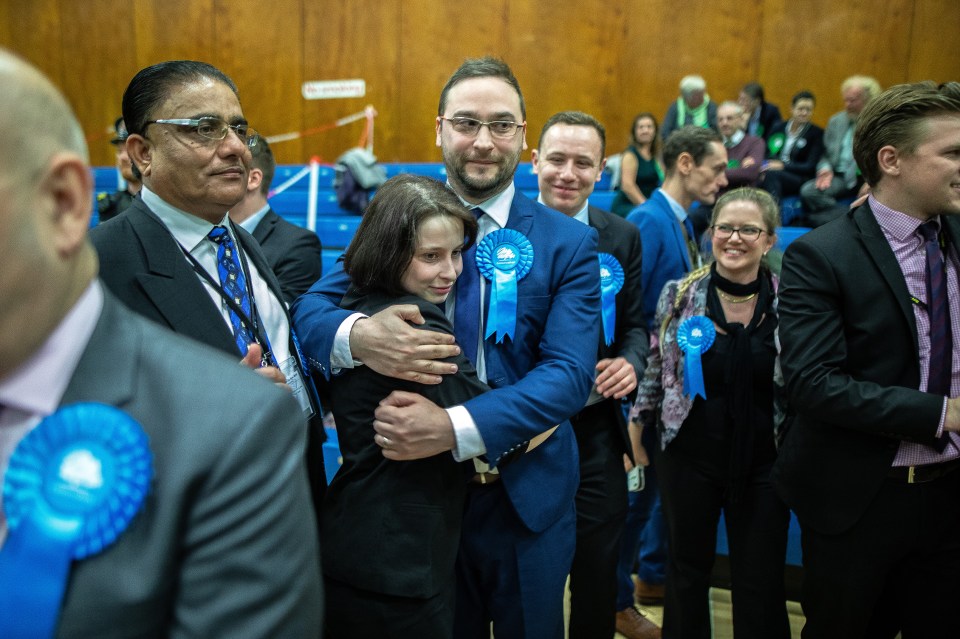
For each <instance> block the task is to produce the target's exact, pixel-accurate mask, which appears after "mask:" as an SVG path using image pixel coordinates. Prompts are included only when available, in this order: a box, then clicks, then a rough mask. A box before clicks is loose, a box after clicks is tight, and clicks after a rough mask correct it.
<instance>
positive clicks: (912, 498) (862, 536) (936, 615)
mask: <svg viewBox="0 0 960 639" xmlns="http://www.w3.org/2000/svg"><path fill="white" fill-rule="evenodd" d="M800 528H801V532H802V536H801V540H802V541H801V543H802V546H803V573H804V580H803V612H804V614H805V615H806V618H807V621H806V625H805V626H804V628H803V635H802V636H803V637H804V638H805V639H832V638H836V639H841V638H842V639H860V638H863V639H866V638H869V639H892V638H893V637H894V636H896V634H897V632H898V631H901V632H902V637H903V639H939V638H943V639H946V638H947V637H950V638H954V639H955V638H956V637H960V615H958V614H957V604H958V602H960V470H955V471H953V472H952V473H950V474H948V475H946V476H944V477H942V478H940V479H937V480H934V481H932V482H930V483H925V484H907V483H905V482H904V481H900V480H895V479H887V480H885V482H884V484H883V487H882V488H881V489H880V492H879V494H878V495H877V497H876V498H875V499H874V500H873V502H872V503H871V504H870V506H869V507H868V508H867V511H866V512H865V513H864V514H863V517H861V518H860V520H859V521H857V523H856V524H855V525H854V526H853V528H851V529H849V530H846V531H844V532H843V533H841V534H839V535H824V534H822V533H818V532H817V531H815V530H812V529H810V528H809V527H805V526H804V525H803V522H802V521H801V522H800Z"/></svg>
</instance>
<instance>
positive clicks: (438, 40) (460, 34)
mask: <svg viewBox="0 0 960 639" xmlns="http://www.w3.org/2000/svg"><path fill="white" fill-rule="evenodd" d="M515 4H516V3H510V2H508V1H507V0H490V1H487V2H472V3H469V4H464V3H453V2H449V3H448V2H444V3H438V2H430V1H429V0H415V1H412V2H409V1H408V2H404V3H403V5H402V11H401V16H400V23H399V24H400V58H401V64H400V65H399V68H398V76H399V81H398V91H399V95H400V98H401V102H400V106H399V108H400V109H401V111H402V112H401V114H400V117H401V120H400V123H401V126H402V132H401V133H402V136H401V138H400V140H399V143H398V144H397V145H396V146H395V147H392V148H391V155H390V157H392V158H394V159H396V160H405V161H421V162H439V161H440V160H441V155H440V149H438V148H437V147H436V132H435V126H434V125H435V122H436V117H437V105H438V103H439V100H440V91H441V89H443V85H444V84H446V82H447V79H448V78H449V77H450V75H451V74H453V72H454V71H455V70H456V69H457V67H459V66H460V64H461V63H462V62H463V61H464V60H465V59H467V58H476V57H479V56H484V55H494V56H497V57H501V58H503V59H504V60H506V61H507V63H508V64H510V65H511V69H512V70H513V72H514V75H516V76H517V77H518V79H519V81H520V88H521V89H522V90H523V89H524V80H525V79H526V78H527V74H526V73H524V72H523V69H522V68H519V67H518V66H517V65H518V64H520V61H519V60H518V56H517V55H514V54H513V53H514V52H513V51H512V50H511V48H510V43H509V41H508V38H507V30H508V24H511V20H512V14H511V11H510V10H511V9H514V8H515ZM524 98H526V96H524Z"/></svg>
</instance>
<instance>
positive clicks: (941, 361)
mask: <svg viewBox="0 0 960 639" xmlns="http://www.w3.org/2000/svg"><path fill="white" fill-rule="evenodd" d="M919 233H920V235H921V236H922V237H923V240H924V247H925V248H926V253H927V268H926V271H927V273H926V274H927V316H928V317H929V319H930V373H929V376H928V377H927V392H928V393H933V394H935V395H942V396H944V397H948V396H949V395H950V380H951V377H952V373H953V336H952V335H951V332H950V306H949V304H948V301H947V269H946V264H945V262H944V257H943V252H942V251H941V250H940V243H939V242H938V236H937V223H936V222H934V221H930V222H925V223H924V224H921V225H920V228H919ZM947 438H948V436H947V434H946V433H944V435H943V436H942V437H941V438H940V439H939V440H937V444H936V446H934V447H935V448H936V449H937V452H942V451H943V449H944V448H945V447H946V445H947Z"/></svg>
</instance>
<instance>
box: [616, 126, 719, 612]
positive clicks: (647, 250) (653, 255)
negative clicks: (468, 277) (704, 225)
mask: <svg viewBox="0 0 960 639" xmlns="http://www.w3.org/2000/svg"><path fill="white" fill-rule="evenodd" d="M663 164H664V169H665V173H666V175H665V177H664V180H663V185H662V186H661V187H660V188H659V189H657V190H656V191H654V192H653V195H652V196H651V197H650V198H649V199H648V200H647V201H646V202H644V203H643V204H642V205H640V206H638V207H637V208H635V209H634V210H633V211H632V212H631V213H630V215H629V216H627V220H628V221H630V222H633V223H634V224H636V225H637V226H638V227H639V228H640V237H642V238H643V268H642V277H641V287H642V290H643V318H644V321H645V323H646V325H647V328H648V329H649V330H651V331H654V330H657V327H655V326H654V325H653V315H654V311H655V309H656V308H657V299H658V298H659V297H660V292H661V291H662V290H663V285H664V284H666V283H667V282H668V281H670V280H677V279H680V278H682V277H683V276H684V275H686V274H687V273H688V272H690V271H691V270H693V269H694V268H696V267H697V266H698V265H699V254H698V251H697V245H696V237H695V233H694V231H693V224H692V222H691V220H690V218H689V217H688V215H687V211H688V210H689V209H690V207H691V206H692V205H693V203H694V202H698V203H700V204H705V205H712V204H713V203H714V201H715V200H716V197H717V193H718V192H719V191H720V189H722V188H723V187H724V186H726V185H727V178H726V168H727V151H726V149H725V148H724V146H723V138H721V137H720V134H719V133H717V132H716V131H714V130H713V129H703V128H700V127H694V126H686V127H683V128H681V129H677V130H676V131H674V132H673V133H671V134H670V137H668V138H667V142H666V144H665V145H664V148H663ZM641 443H642V448H641V451H640V460H638V461H639V462H641V463H648V465H647V466H646V468H645V474H646V488H645V489H644V490H643V491H641V492H639V493H631V494H630V500H629V507H628V511H627V522H626V526H625V527H624V529H623V540H622V543H621V548H620V561H619V565H618V567H617V581H618V596H617V610H619V611H620V612H621V613H623V614H624V615H630V616H631V617H632V616H634V615H633V613H632V609H633V601H634V591H633V582H632V581H631V578H630V575H631V572H632V571H633V565H634V562H635V561H636V560H637V554H638V552H639V554H640V570H639V572H638V577H639V582H638V584H637V590H636V598H637V601H638V602H639V603H641V604H644V605H654V604H661V603H662V602H663V591H664V590H663V589H664V585H663V584H664V579H665V578H666V559H667V557H666V532H665V530H664V525H663V519H662V515H661V510H660V496H659V493H658V489H657V475H656V459H654V458H649V459H648V457H647V451H651V452H652V451H656V450H659V446H658V445H657V434H656V432H654V431H653V430H651V429H647V430H645V431H643V432H642V434H641ZM641 542H642V548H641Z"/></svg>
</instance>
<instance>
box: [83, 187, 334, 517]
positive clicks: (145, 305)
mask: <svg viewBox="0 0 960 639" xmlns="http://www.w3.org/2000/svg"><path fill="white" fill-rule="evenodd" d="M233 231H234V233H235V235H236V238H237V241H238V242H239V243H240V246H241V248H242V250H243V252H244V253H245V254H246V256H247V258H248V259H249V260H250V262H251V263H253V265H254V266H256V267H257V270H258V271H259V272H260V274H261V275H262V276H263V278H264V280H266V282H267V285H268V286H269V287H270V290H271V291H272V292H273V294H274V295H275V296H276V297H277V299H279V300H280V301H281V303H282V301H283V297H282V296H281V292H280V283H279V282H278V281H277V278H276V277H275V276H274V274H273V271H271V270H270V266H269V265H268V264H267V261H266V258H264V256H263V253H262V252H261V250H260V245H259V244H257V242H256V240H254V239H253V236H251V235H250V234H249V233H247V232H246V231H244V230H243V229H241V228H238V227H237V226H236V225H233ZM90 240H91V241H92V242H93V245H94V247H95V248H96V249H97V253H98V254H99V256H100V279H101V281H103V283H104V284H105V285H106V287H107V288H108V289H110V291H111V292H112V293H113V294H114V295H116V296H117V297H118V298H120V301H121V302H123V303H124V304H126V305H127V307H129V308H130V309H132V310H134V311H136V312H137V313H139V314H140V315H143V316H144V317H146V318H147V319H150V320H153V321H154V322H156V323H158V324H160V325H161V326H165V327H167V328H169V329H171V330H173V331H174V332H176V333H179V334H181V335H186V336H187V337H190V338H192V339H195V340H197V341H198V342H202V343H204V344H206V345H208V346H212V347H214V348H216V349H219V350H221V351H223V352H224V353H227V354H229V355H230V356H232V357H235V358H236V359H237V361H238V362H239V360H240V351H239V350H238V349H237V343H236V341H235V340H234V337H233V331H232V329H231V328H230V327H229V326H228V325H227V323H226V322H225V321H224V319H223V314H222V313H221V312H220V308H219V306H218V305H217V304H215V303H214V302H213V300H212V299H211V298H210V295H209V293H207V290H206V288H204V285H203V284H202V283H201V281H200V278H199V277H198V276H197V274H196V272H195V271H194V270H193V268H192V266H191V265H190V262H188V261H187V260H186V259H185V258H184V256H183V252H182V251H181V250H180V247H179V246H177V243H176V241H175V240H174V239H173V236H172V235H171V234H170V232H169V231H168V230H167V228H166V227H165V226H164V225H163V222H161V221H160V218H158V217H157V216H156V215H155V214H154V213H153V212H152V211H151V210H150V207H148V206H147V205H146V204H144V202H143V199H142V198H140V197H139V196H137V198H136V199H135V200H134V201H133V204H131V205H130V207H129V208H128V209H127V210H126V213H125V214H124V215H120V216H117V217H115V218H113V219H112V220H110V221H108V222H105V223H104V224H99V225H97V226H96V227H95V228H93V229H91V231H90ZM281 305H282V306H283V307H284V313H286V314H287V321H288V322H289V324H290V327H291V330H292V327H293V322H292V321H290V315H289V312H288V311H287V308H286V304H281ZM291 335H292V333H291ZM290 352H291V353H296V352H297V350H296V347H295V346H294V345H293V342H292V339H291V344H290ZM303 377H304V380H303V381H304V383H305V384H307V385H309V387H310V390H311V392H312V394H313V397H314V398H316V391H315V389H314V388H313V382H312V380H311V379H310V376H309V375H308V374H304V376H303ZM315 404H317V405H316V406H315V411H314V412H315V416H314V419H313V420H311V424H310V429H309V434H310V441H309V443H308V448H307V464H308V470H309V471H310V482H311V488H312V489H313V491H314V497H315V499H316V500H318V502H319V499H320V496H321V495H322V493H323V490H324V487H325V485H326V479H325V473H324V471H323V451H322V448H321V444H322V443H323V428H322V423H321V414H320V407H319V402H315ZM317 506H318V507H319V503H317Z"/></svg>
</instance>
